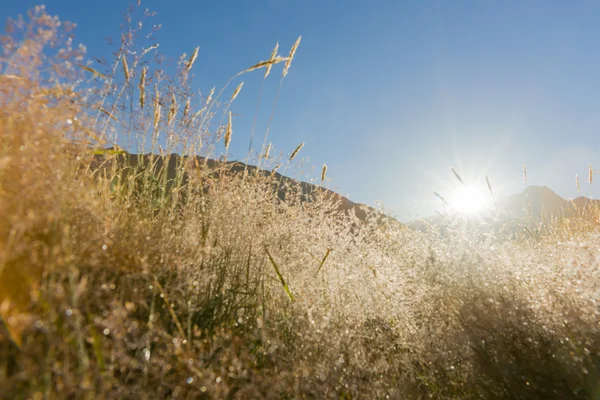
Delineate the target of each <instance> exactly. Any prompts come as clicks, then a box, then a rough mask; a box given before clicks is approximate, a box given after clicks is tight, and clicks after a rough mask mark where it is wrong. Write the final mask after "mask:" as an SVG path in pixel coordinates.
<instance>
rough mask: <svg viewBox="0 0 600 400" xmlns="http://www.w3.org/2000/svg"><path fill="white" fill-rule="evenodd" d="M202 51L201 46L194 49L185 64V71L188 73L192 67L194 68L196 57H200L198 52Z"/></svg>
mask: <svg viewBox="0 0 600 400" xmlns="http://www.w3.org/2000/svg"><path fill="white" fill-rule="evenodd" d="M199 51H200V47H199V46H198V47H196V48H195V49H194V52H193V53H192V55H191V57H190V59H189V60H188V61H187V63H186V66H185V70H184V72H185V73H186V74H187V73H188V72H190V69H192V66H193V65H194V62H195V61H196V58H198V52H199Z"/></svg>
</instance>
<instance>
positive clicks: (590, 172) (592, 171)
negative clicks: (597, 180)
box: [588, 164, 594, 185]
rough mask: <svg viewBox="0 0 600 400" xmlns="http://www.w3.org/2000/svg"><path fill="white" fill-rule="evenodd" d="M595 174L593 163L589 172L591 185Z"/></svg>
mask: <svg viewBox="0 0 600 400" xmlns="http://www.w3.org/2000/svg"><path fill="white" fill-rule="evenodd" d="M593 175H594V169H593V168H592V164H590V170H589V172H588V181H589V182H590V185H591V184H592V181H593V180H594V179H593Z"/></svg>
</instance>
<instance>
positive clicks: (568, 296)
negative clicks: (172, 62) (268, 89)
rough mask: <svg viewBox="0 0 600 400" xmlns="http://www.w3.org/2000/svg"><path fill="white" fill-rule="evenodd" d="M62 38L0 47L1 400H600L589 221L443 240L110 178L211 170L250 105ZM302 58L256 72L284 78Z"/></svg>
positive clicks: (225, 187) (39, 27)
mask: <svg viewBox="0 0 600 400" xmlns="http://www.w3.org/2000/svg"><path fill="white" fill-rule="evenodd" d="M58 22H59V21H58V19H56V18H54V17H50V16H48V15H47V14H46V13H45V11H44V10H43V8H37V9H36V10H33V11H32V12H31V14H30V18H29V19H25V20H24V21H17V22H14V23H12V24H9V28H10V29H9V31H8V33H7V35H6V36H4V37H3V39H2V46H3V52H2V55H1V58H0V68H1V71H0V72H1V73H2V74H1V75H0V313H1V315H2V319H3V321H4V324H3V326H2V329H1V330H0V397H2V398H7V399H8V398H10V399H19V398H23V399H25V398H33V399H41V398H48V399H54V398H142V399H143V398H166V397H169V398H171V397H172V398H175V397H177V398H240V399H246V398H277V399H280V398H281V399H289V398H317V399H320V398H336V399H357V398H363V399H385V398H393V399H407V398H415V399H418V398H435V399H476V398H477V399H504V398H510V399H542V398H548V399H550V398H556V399H597V398H599V396H600V315H599V314H600V304H599V301H600V268H599V262H600V259H599V258H598V254H600V253H599V249H600V236H599V231H598V217H597V216H598V213H597V212H596V211H595V210H589V211H588V213H587V214H586V215H585V217H581V218H580V217H578V218H572V219H570V220H569V221H555V222H552V225H551V226H545V227H544V229H537V230H536V231H535V232H536V234H531V230H530V228H527V229H525V228H524V229H523V231H522V232H521V234H519V235H516V236H515V237H516V239H515V238H514V237H511V238H509V239H507V238H505V237H501V236H500V235H495V234H494V233H493V232H492V233H488V234H486V235H480V234H478V233H477V231H476V230H473V229H461V225H460V224H459V223H456V224H455V225H453V226H454V228H453V229H452V230H450V232H449V233H448V232H447V233H446V234H445V235H443V236H440V235H438V234H436V233H435V232H418V231H415V230H412V229H409V228H406V227H403V226H400V225H399V224H398V225H395V224H384V223H381V222H371V223H369V222H361V221H357V219H356V218H354V217H353V216H351V215H350V216H349V215H345V214H340V213H336V212H335V210H336V204H335V203H334V202H333V201H332V200H331V199H330V198H329V197H326V196H322V197H319V196H317V197H316V198H315V199H314V201H313V202H310V203H306V202H301V201H295V200H299V199H300V197H301V193H296V194H294V192H293V189H290V194H289V197H288V198H287V199H286V201H285V202H281V201H279V199H278V198H277V195H276V193H275V190H274V189H273V188H274V186H273V182H272V179H273V178H272V176H268V175H265V174H259V173H249V174H237V175H232V174H227V173H226V172H225V171H223V173H220V174H214V171H212V170H210V169H208V168H207V167H206V166H205V165H202V164H198V163H195V162H193V160H194V158H188V159H186V160H188V161H189V162H180V164H179V165H177V166H176V168H175V171H176V173H175V175H174V176H168V175H167V173H166V172H167V171H166V170H164V169H160V168H158V169H156V168H153V165H154V164H153V162H154V160H155V158H153V157H150V158H149V161H148V163H147V164H144V163H142V164H139V165H136V166H131V165H128V164H127V163H119V162H114V161H115V160H116V159H118V157H119V155H120V152H121V150H120V148H119V147H113V148H112V150H105V149H106V148H107V147H109V146H112V145H113V142H118V143H121V146H123V144H129V145H131V143H137V144H138V148H137V150H139V151H148V152H150V153H153V154H156V159H158V156H159V155H163V156H165V157H168V156H167V155H168V154H170V153H171V152H173V151H176V152H178V153H180V154H184V155H196V154H202V155H205V156H213V157H215V158H218V156H219V155H218V154H216V153H215V152H216V149H217V148H221V149H222V148H224V149H227V148H228V146H229V143H230V142H231V141H234V140H236V136H235V135H236V132H235V127H234V126H232V123H231V114H230V105H231V104H232V102H233V100H234V99H235V97H236V96H237V93H238V92H239V90H240V89H241V87H239V86H238V87H239V88H240V89H236V88H235V85H237V84H238V82H237V81H236V82H234V84H233V85H232V87H227V88H224V91H223V92H222V93H221V94H220V93H219V90H216V91H215V92H212V93H210V95H207V96H204V97H202V98H200V97H199V96H195V97H191V96H190V93H191V89H190V87H191V79H192V78H191V73H192V72H193V64H194V61H195V59H196V56H197V51H194V50H193V49H190V50H191V53H190V54H189V55H186V56H184V57H182V59H181V61H180V62H179V63H177V71H176V72H174V74H173V75H172V76H169V75H166V73H165V72H164V71H161V70H160V65H159V64H157V63H155V62H153V61H152V60H153V59H152V57H153V56H152V54H153V52H154V51H155V50H156V49H138V51H137V52H135V53H134V52H133V48H134V47H133V46H134V43H133V42H132V38H133V37H135V30H134V29H133V28H130V29H132V30H131V31H126V32H124V36H123V41H122V43H121V49H120V51H119V53H118V55H117V56H116V58H115V60H113V61H112V62H113V63H112V64H109V65H107V66H105V67H106V68H105V69H106V70H102V69H101V68H99V67H98V66H97V65H93V64H87V63H86V55H85V52H84V50H85V49H84V48H81V47H79V48H72V47H71V46H72V45H71V41H69V40H68V34H69V30H70V26H69V24H66V23H63V24H59V23H58ZM130 33H131V34H130ZM297 44H298V42H297ZM297 44H296V45H295V46H294V48H293V49H292V50H291V51H290V52H289V53H288V54H286V55H279V53H278V50H277V49H276V50H275V51H274V52H273V53H272V55H271V57H270V59H267V61H264V62H262V63H257V64H256V65H255V66H254V67H252V68H249V69H248V70H246V71H245V72H248V73H254V74H265V72H268V74H269V75H270V76H269V77H265V79H268V78H273V79H279V77H278V76H274V75H275V74H280V73H281V71H282V70H283V71H284V73H283V75H285V74H287V72H288V69H289V67H290V65H291V63H292V61H293V57H294V55H295V54H294V53H295V50H296V48H297ZM298 56H300V55H298ZM145 59H148V61H150V62H149V63H148V64H144V63H142V61H143V60H145ZM282 66H283V68H281V67H282ZM271 67H272V69H271ZM290 73H293V71H292V72H290ZM221 121H222V122H221ZM103 149H104V150H103ZM128 150H132V149H131V148H128ZM133 150H136V149H133ZM265 151H266V148H263V151H262V156H261V157H259V158H258V159H257V160H256V163H257V164H258V165H260V166H261V167H262V168H265V169H268V170H272V169H273V168H275V167H277V166H278V165H279V164H283V166H284V167H285V165H287V164H288V163H294V162H295V160H294V158H295V157H296V154H292V155H291V156H290V157H288V158H286V159H283V160H274V159H273V158H271V157H270V156H268V155H266V154H265ZM181 160H183V159H181ZM323 174H325V171H323Z"/></svg>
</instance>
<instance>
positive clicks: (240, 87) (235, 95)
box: [229, 82, 244, 102]
mask: <svg viewBox="0 0 600 400" xmlns="http://www.w3.org/2000/svg"><path fill="white" fill-rule="evenodd" d="M243 86H244V82H242V83H240V84H239V85H238V86H237V87H236V88H235V90H234V91H233V94H232V95H231V100H229V102H232V101H234V100H235V98H236V97H237V96H238V94H240V91H241V90H242V87H243Z"/></svg>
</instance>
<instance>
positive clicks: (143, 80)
mask: <svg viewBox="0 0 600 400" xmlns="http://www.w3.org/2000/svg"><path fill="white" fill-rule="evenodd" d="M147 73H148V68H147V67H144V68H142V74H141V76H140V86H139V88H140V108H141V109H143V108H144V103H145V101H146V90H145V87H146V74H147Z"/></svg>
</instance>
